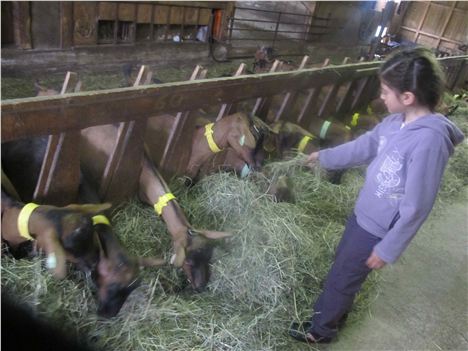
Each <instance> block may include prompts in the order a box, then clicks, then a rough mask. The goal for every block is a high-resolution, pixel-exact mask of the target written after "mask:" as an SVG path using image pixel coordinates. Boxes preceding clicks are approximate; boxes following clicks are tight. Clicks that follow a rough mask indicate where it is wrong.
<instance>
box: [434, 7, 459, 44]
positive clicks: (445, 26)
mask: <svg viewBox="0 0 468 351" xmlns="http://www.w3.org/2000/svg"><path fill="white" fill-rule="evenodd" d="M456 4H457V2H456V1H453V2H452V4H451V6H450V13H449V14H448V16H447V17H446V18H445V21H444V24H443V25H442V30H441V31H440V36H439V38H438V39H437V45H436V48H437V49H438V48H439V46H440V42H441V41H442V38H443V37H444V35H445V31H446V30H447V27H448V24H449V22H450V19H451V18H452V15H453V13H454V9H455V5H456Z"/></svg>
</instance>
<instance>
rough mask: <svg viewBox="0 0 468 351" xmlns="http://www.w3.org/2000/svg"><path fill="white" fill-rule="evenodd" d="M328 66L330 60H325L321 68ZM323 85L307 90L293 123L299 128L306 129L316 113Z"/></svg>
mask: <svg viewBox="0 0 468 351" xmlns="http://www.w3.org/2000/svg"><path fill="white" fill-rule="evenodd" d="M329 64H330V59H329V58H326V59H325V61H324V62H323V63H322V67H323V68H325V67H327V66H328V65H329ZM323 86H324V84H321V85H318V84H317V85H316V86H315V87H313V88H312V89H308V90H307V93H306V98H305V101H304V105H303V107H302V109H301V112H299V116H297V119H296V121H295V123H297V124H299V125H300V126H301V127H304V128H307V127H308V125H309V122H310V120H311V119H312V118H313V115H314V114H315V111H316V106H317V104H318V98H319V96H320V93H321V92H322V89H323Z"/></svg>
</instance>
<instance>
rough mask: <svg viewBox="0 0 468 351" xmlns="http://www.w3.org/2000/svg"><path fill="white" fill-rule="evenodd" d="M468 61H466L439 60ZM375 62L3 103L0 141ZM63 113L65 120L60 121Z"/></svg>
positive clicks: (258, 90) (319, 78) (275, 90)
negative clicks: (0, 136) (0, 138)
mask: <svg viewBox="0 0 468 351" xmlns="http://www.w3.org/2000/svg"><path fill="white" fill-rule="evenodd" d="M458 60H468V56H458V57H449V58H443V59H439V61H440V62H452V61H453V62H455V61H458ZM380 64H381V63H380V62H363V63H356V64H350V65H346V66H333V67H326V68H323V69H304V70H302V71H293V72H278V73H267V74H258V75H250V76H241V77H226V78H218V79H209V80H200V81H185V82H175V83H165V84H159V85H149V86H142V87H130V88H120V89H109V90H103V91H91V92H83V93H76V94H70V95H66V96H48V97H34V98H26V99H16V100H3V101H2V102H1V108H2V119H1V123H2V128H1V133H2V142H6V141H9V140H14V139H19V138H22V137H31V136H39V135H50V134H56V133H59V132H63V131H69V130H80V129H84V128H87V127H91V126H96V125H102V124H109V123H116V122H128V121H131V120H142V119H145V118H148V117H151V116H154V115H158V114H162V113H174V112H177V111H190V110H195V109H198V108H207V107H209V106H213V105H216V104H219V103H234V102H238V101H242V100H248V99H251V98H252V97H260V96H272V95H275V94H280V93H284V92H286V91H288V90H292V89H297V90H305V89H310V88H313V87H318V86H322V85H324V84H329V83H330V82H334V81H337V80H343V81H347V80H355V79H357V78H359V77H366V76H369V75H375V69H374V70H367V69H369V68H378V67H379V66H380ZM64 113H65V114H66V115H67V116H68V118H63V116H64Z"/></svg>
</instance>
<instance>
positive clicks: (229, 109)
mask: <svg viewBox="0 0 468 351" xmlns="http://www.w3.org/2000/svg"><path fill="white" fill-rule="evenodd" d="M245 69H246V65H245V63H241V64H240V65H239V68H237V71H236V73H234V77H239V76H241V75H243V74H244V73H245ZM234 112H235V111H234V109H233V104H223V105H222V106H221V108H220V110H219V113H218V117H216V120H217V121H219V120H220V119H221V118H223V117H224V116H227V115H229V114H232V113H234Z"/></svg>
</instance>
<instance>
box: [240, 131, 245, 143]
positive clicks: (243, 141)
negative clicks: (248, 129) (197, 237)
mask: <svg viewBox="0 0 468 351" xmlns="http://www.w3.org/2000/svg"><path fill="white" fill-rule="evenodd" d="M239 144H240V146H244V144H245V135H244V134H242V136H241V137H240V138H239Z"/></svg>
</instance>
